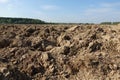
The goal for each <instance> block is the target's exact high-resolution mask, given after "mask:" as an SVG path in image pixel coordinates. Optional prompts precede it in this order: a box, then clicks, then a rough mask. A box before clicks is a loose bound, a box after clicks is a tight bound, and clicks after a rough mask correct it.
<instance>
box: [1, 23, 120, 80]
mask: <svg viewBox="0 0 120 80" xmlns="http://www.w3.org/2000/svg"><path fill="white" fill-rule="evenodd" d="M0 80H120V25H114V26H109V25H104V26H103V25H0Z"/></svg>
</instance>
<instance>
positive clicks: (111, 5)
mask: <svg viewBox="0 0 120 80" xmlns="http://www.w3.org/2000/svg"><path fill="white" fill-rule="evenodd" d="M101 6H103V7H119V6H120V2H118V3H102V4H101Z"/></svg>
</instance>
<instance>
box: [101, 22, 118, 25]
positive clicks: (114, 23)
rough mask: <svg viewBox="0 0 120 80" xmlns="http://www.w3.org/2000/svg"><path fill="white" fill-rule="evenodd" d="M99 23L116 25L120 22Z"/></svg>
mask: <svg viewBox="0 0 120 80" xmlns="http://www.w3.org/2000/svg"><path fill="white" fill-rule="evenodd" d="M101 24H105V25H117V24H120V22H102V23H101Z"/></svg>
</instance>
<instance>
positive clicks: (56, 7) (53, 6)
mask: <svg viewBox="0 0 120 80" xmlns="http://www.w3.org/2000/svg"><path fill="white" fill-rule="evenodd" d="M41 8H42V9H44V10H57V9H58V6H56V5H43V6H41Z"/></svg>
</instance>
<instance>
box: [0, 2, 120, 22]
mask: <svg viewBox="0 0 120 80" xmlns="http://www.w3.org/2000/svg"><path fill="white" fill-rule="evenodd" d="M0 16H1V17H23V18H24V17H25V18H36V19H41V20H44V21H48V22H76V23H87V22H89V23H100V22H104V21H112V22H113V21H120V0H0Z"/></svg>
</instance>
